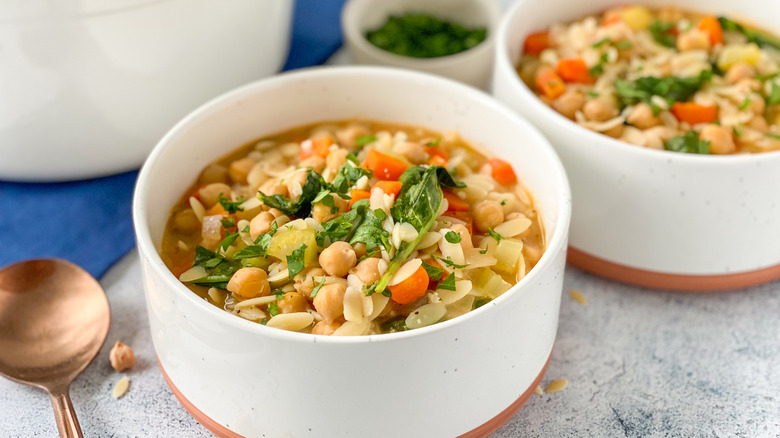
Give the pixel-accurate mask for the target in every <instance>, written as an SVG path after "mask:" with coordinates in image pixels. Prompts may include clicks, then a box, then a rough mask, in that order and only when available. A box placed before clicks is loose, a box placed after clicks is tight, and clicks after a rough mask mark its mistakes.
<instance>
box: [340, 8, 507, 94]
mask: <svg viewBox="0 0 780 438" xmlns="http://www.w3.org/2000/svg"><path fill="white" fill-rule="evenodd" d="M405 12H414V13H427V14H431V15H433V16H435V17H437V18H440V19H443V20H449V21H452V22H454V23H458V24H462V25H463V26H466V27H486V28H487V38H486V39H485V41H482V42H481V43H480V44H478V45H477V46H474V47H473V48H471V49H469V50H466V51H464V52H461V53H456V54H454V55H449V56H442V57H440V58H424V59H421V58H411V57H408V56H401V55H396V54H395V53H391V52H388V51H386V50H382V49H380V48H378V47H376V46H374V45H373V44H371V43H370V42H369V41H368V39H366V32H368V31H369V30H374V29H377V28H379V27H381V26H382V25H383V24H384V23H385V21H387V18H388V17H389V16H390V15H398V14H402V13H405ZM500 19H501V8H500V6H499V5H498V4H497V3H496V2H495V0H396V1H387V0H349V1H348V2H347V4H346V5H345V6H344V10H343V12H342V14H341V27H342V29H343V32H344V37H345V41H346V43H347V47H348V48H349V53H350V54H351V55H352V60H353V62H355V63H356V64H369V65H386V66H390V67H402V68H408V69H412V70H418V71H423V72H428V73H434V74H438V75H441V76H446V77H448V78H451V79H455V80H458V81H461V82H465V83H467V84H471V85H474V86H476V87H479V88H483V89H484V88H486V87H487V85H488V82H489V81H490V74H491V72H492V70H493V49H494V47H495V41H496V32H497V30H498V24H499V21H500Z"/></svg>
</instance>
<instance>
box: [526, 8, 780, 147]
mask: <svg viewBox="0 0 780 438" xmlns="http://www.w3.org/2000/svg"><path fill="white" fill-rule="evenodd" d="M779 64H780V39H777V38H775V37H774V36H772V35H770V34H768V33H766V32H764V31H760V30H756V29H754V28H751V27H749V26H747V25H744V24H740V23H737V22H735V21H733V20H731V19H729V18H727V17H714V16H707V15H701V14H697V13H692V12H687V11H681V10H679V9H676V8H674V7H664V8H657V9H650V8H646V7H643V6H621V7H617V8H613V9H609V10H607V11H605V12H604V13H602V14H600V15H592V16H588V17H585V18H583V19H581V20H578V21H575V22H572V23H568V24H555V25H553V26H551V27H550V28H549V29H548V30H545V31H542V32H537V33H533V34H531V35H529V36H528V37H527V38H526V40H525V44H524V53H523V57H522V59H521V60H520V64H519V66H518V73H519V74H520V76H521V77H522V79H523V80H524V81H525V82H526V83H527V84H528V85H529V87H531V88H532V89H533V90H534V91H535V92H536V93H537V95H538V96H539V97H540V98H541V99H542V100H543V101H544V102H545V103H547V104H548V105H550V106H551V107H552V108H553V109H555V110H556V111H558V112H559V113H561V114H562V115H564V116H565V117H568V118H570V119H572V120H573V121H575V122H576V123H577V124H579V125H581V126H583V127H585V128H588V129H591V130H593V131H596V132H600V133H602V134H605V135H608V136H610V137H614V138H616V139H618V140H621V141H624V142H626V143H631V144H635V145H640V146H645V147H649V148H654V149H666V150H670V151H676V152H688V153H698V154H734V153H748V152H767V151H776V150H780V68H778V65H779Z"/></svg>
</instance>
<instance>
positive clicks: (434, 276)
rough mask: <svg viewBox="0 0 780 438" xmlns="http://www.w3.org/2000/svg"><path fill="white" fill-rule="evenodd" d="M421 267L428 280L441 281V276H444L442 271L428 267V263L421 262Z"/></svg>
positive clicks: (434, 267)
mask: <svg viewBox="0 0 780 438" xmlns="http://www.w3.org/2000/svg"><path fill="white" fill-rule="evenodd" d="M422 267H423V269H425V272H426V273H427V274H428V278H430V279H431V280H433V281H439V280H441V277H442V275H444V269H441V268H437V267H436V266H432V265H429V264H428V263H426V262H425V260H423V262H422Z"/></svg>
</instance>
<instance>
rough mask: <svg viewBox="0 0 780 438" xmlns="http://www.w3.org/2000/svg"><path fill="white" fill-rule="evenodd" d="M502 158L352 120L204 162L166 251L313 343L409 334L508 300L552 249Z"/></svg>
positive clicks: (167, 257) (208, 286)
mask: <svg viewBox="0 0 780 438" xmlns="http://www.w3.org/2000/svg"><path fill="white" fill-rule="evenodd" d="M542 236H543V233H542V224H541V220H540V217H539V214H538V213H537V212H536V210H535V209H534V205H533V201H532V197H531V196H530V195H529V194H528V192H527V191H526V190H525V189H524V188H523V187H522V185H521V184H519V183H518V181H517V177H516V175H515V173H514V171H513V169H512V167H511V166H510V165H509V164H508V163H506V162H505V161H503V160H501V159H498V158H493V159H490V158H489V157H486V156H485V155H483V154H481V153H479V152H477V151H476V150H475V149H474V148H472V147H471V146H470V145H469V144H467V143H466V142H465V141H464V140H463V139H461V138H460V137H459V136H458V134H457V133H454V132H452V133H447V134H445V135H439V134H437V133H435V132H432V131H428V130H425V129H422V128H417V127H412V126H405V125H395V124H389V123H379V122H373V121H366V120H349V121H342V122H333V123H325V124H318V125H312V126H306V127H302V128H297V129H294V130H290V131H288V132H284V133H281V134H278V135H273V136H270V137H268V138H264V139H262V140H260V141H255V142H252V143H251V144H248V145H245V146H244V147H241V148H240V149H238V150H237V151H235V152H233V153H231V154H230V155H228V156H226V157H223V158H221V159H219V160H218V161H217V162H215V163H212V164H210V165H209V166H208V167H206V169H204V170H203V172H202V173H201V174H200V177H199V178H198V181H197V183H196V184H195V185H194V186H193V187H192V188H191V192H190V193H189V194H187V195H186V196H184V197H183V198H182V199H181V201H180V202H179V204H178V205H176V206H175V207H174V208H173V210H172V212H171V215H170V218H169V220H168V223H167V225H166V230H165V234H164V237H163V241H162V257H163V260H164V261H165V263H166V265H167V266H168V267H169V268H170V269H171V271H172V272H173V273H174V274H175V275H177V276H178V277H179V279H180V280H181V281H182V282H183V283H184V284H186V285H187V287H189V288H190V289H191V290H192V291H194V292H195V293H197V294H198V295H200V296H201V297H203V298H204V299H206V300H208V301H209V302H211V303H212V304H214V305H216V306H218V307H221V308H223V309H224V310H225V311H227V312H230V313H233V314H235V315H238V316H240V317H242V318H245V319H247V320H250V321H254V322H257V323H260V324H265V325H268V326H271V327H277V328H281V329H286V330H292V331H299V332H305V333H313V334H319V335H367V334H378V333H390V332H398V331H403V330H409V329H415V328H419V327H423V326H427V325H431V324H434V323H436V322H439V321H443V320H447V319H451V318H455V317H457V316H459V315H462V314H464V313H466V312H469V311H471V310H472V309H475V308H477V307H479V306H482V305H484V304H485V303H487V302H489V301H490V300H492V299H494V298H496V297H498V296H499V295H501V294H502V293H504V292H505V291H507V290H508V289H509V288H510V287H511V286H512V285H513V284H515V283H516V282H517V281H519V280H520V279H521V278H522V277H523V276H525V275H526V273H527V272H528V271H529V270H530V269H531V268H532V267H533V266H534V265H535V264H536V263H537V262H538V260H539V258H540V257H541V255H542V253H543V251H544V249H545V246H544V242H543V237H542Z"/></svg>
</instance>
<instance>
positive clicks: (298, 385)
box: [133, 67, 571, 438]
mask: <svg viewBox="0 0 780 438" xmlns="http://www.w3.org/2000/svg"><path fill="white" fill-rule="evenodd" d="M353 117H361V118H368V119H374V120H385V121H393V122H398V123H404V124H411V125H419V126H425V127H427V128H431V129H435V130H440V131H447V130H452V129H455V130H457V131H459V132H460V133H461V134H462V136H463V137H464V138H465V139H467V140H469V141H471V142H472V143H473V144H475V145H476V146H478V147H481V148H484V149H485V150H487V151H489V152H490V153H493V154H495V155H497V156H500V157H503V158H504V159H506V160H507V161H509V162H510V163H511V164H512V165H513V166H514V168H515V170H516V171H517V174H518V175H519V177H520V179H521V181H522V182H523V183H524V184H525V185H526V186H527V187H528V188H529V189H530V191H531V192H532V193H533V194H534V197H535V202H536V204H537V206H538V209H539V211H540V214H541V216H542V220H543V224H544V232H545V239H546V243H547V250H546V252H545V253H544V255H543V257H542V258H541V260H540V261H539V263H538V264H537V265H536V267H534V269H533V270H532V271H531V272H530V273H529V274H528V275H527V276H526V277H525V278H524V279H523V280H522V281H520V282H519V283H518V284H517V285H515V286H513V287H512V289H510V290H509V291H508V292H506V293H505V294H503V295H502V296H500V297H499V298H497V299H496V300H494V301H492V302H490V303H489V304H487V305H485V306H483V307H481V308H479V309H477V310H475V311H472V312H470V313H468V314H466V315H464V316H461V317H458V318H456V319H453V320H450V321H445V322H442V323H439V324H435V325H433V326H430V327H424V328H421V329H417V330H412V331H408V332H403V333H394V334H386V335H374V336H364V337H352V338H346V337H342V338H339V337H324V336H314V335H309V334H302V333H294V332H287V331H283V330H279V329H274V328H269V327H266V326H263V325H260V324H256V323H252V322H249V321H246V320H243V319H241V318H239V317H236V316H234V315H231V314H228V313H226V312H224V311H223V310H221V309H219V308H217V307H215V306H213V305H211V304H210V303H208V302H206V301H204V300H203V299H201V298H200V297H198V296H197V295H195V294H194V293H192V292H191V291H190V290H188V289H187V288H186V287H185V286H184V285H182V284H181V283H180V282H179V281H178V280H177V278H176V277H174V276H173V275H172V274H171V273H170V271H169V270H168V268H167V267H166V266H165V265H164V264H163V262H162V260H161V259H160V255H159V253H158V246H159V243H160V240H161V237H162V233H163V229H164V226H165V222H166V219H167V217H168V214H169V212H170V209H171V207H172V206H173V205H174V203H175V202H176V201H177V200H178V199H179V198H180V197H181V196H182V193H184V192H185V190H186V189H187V187H188V186H189V185H190V184H192V183H193V181H195V179H196V178H197V175H198V174H199V172H200V170H201V169H202V168H203V167H204V166H206V165H207V164H208V163H209V162H211V161H212V160H214V159H216V158H218V157H220V156H221V155H223V154H225V153H226V152H228V151H231V150H233V149H234V148H236V147H237V146H239V145H242V144H245V143H246V142H248V141H251V140H253V139H257V138H258V137H262V136H264V135H268V134H273V133H276V132H279V131H283V130H286V129H289V128H292V127H296V126H301V125H306V124H310V123H316V122H318V121H328V120H338V119H346V118H353ZM570 202H571V200H570V196H569V188H568V182H567V179H566V175H565V173H564V171H563V166H562V165H561V164H560V162H559V160H558V158H557V156H556V155H555V153H554V151H553V149H552V147H550V146H549V143H548V142H547V141H546V140H545V139H544V138H543V137H542V136H541V135H540V134H539V133H538V132H537V131H536V130H535V129H534V128H533V127H532V126H530V125H529V124H528V123H526V122H525V121H523V120H522V119H520V117H519V116H517V115H516V114H514V112H512V111H511V110H510V109H508V108H507V107H505V106H503V105H502V104H500V103H498V102H496V101H495V100H493V99H492V98H490V97H489V96H488V95H486V94H484V93H482V92H480V91H478V90H475V89H473V88H471V87H467V86H465V85H462V84H459V83H456V82H454V81H451V80H447V79H442V78H438V77H435V76H432V75H427V74H422V73H417V72H409V71H404V70H396V69H388V68H378V67H344V68H319V69H311V70H304V71H299V72H294V73H289V74H283V75H281V76H277V77H273V78H269V79H266V80H262V81H259V82H256V83H253V84H250V85H247V86H245V87H243V88H239V89H237V90H234V91H232V92H230V93H228V94H226V95H223V96H221V97H219V98H217V99H215V100H213V101H211V102H209V103H207V104H206V105H204V106H202V107H201V108H200V109H198V110H197V111H195V112H194V113H192V114H190V115H189V116H187V117H186V118H185V119H184V120H182V121H181V122H180V123H179V124H178V125H176V126H175V127H174V128H173V129H172V130H171V131H170V132H169V133H168V134H167V135H166V136H165V137H164V138H163V139H162V141H160V143H159V144H158V145H157V147H156V148H155V149H154V151H153V152H152V154H151V156H150V157H149V159H148V161H147V162H146V164H145V165H144V167H143V169H142V170H141V173H140V175H139V178H138V185H137V187H136V193H135V199H134V202H133V218H134V222H135V231H136V236H137V241H138V248H139V251H140V255H141V261H142V270H143V277H144V283H145V289H146V301H147V308H148V312H149V322H150V326H151V333H152V339H153V341H154V347H155V351H156V353H157V357H158V360H159V363H160V367H161V368H162V370H163V373H164V375H165V377H166V379H167V381H168V383H169V385H170V386H171V388H172V390H173V392H174V394H176V396H177V397H178V398H179V400H180V401H181V402H182V404H183V405H184V406H185V408H187V409H188V410H189V412H190V413H192V414H193V416H195V417H196V418H197V419H198V420H199V421H200V422H201V423H203V424H204V425H205V426H206V427H208V428H209V429H210V430H211V431H213V432H214V433H216V434H217V435H219V436H225V437H237V436H248V437H249V436H251V437H261V436H262V437H279V436H319V437H345V436H354V437H369V436H370V437H398V436H420V437H448V438H451V437H455V436H460V435H463V436H469V437H476V436H484V435H486V434H488V433H490V432H491V431H492V430H494V429H495V428H497V427H498V426H499V425H500V424H502V423H503V422H504V421H506V420H507V419H509V418H510V417H511V416H512V415H513V414H514V412H515V411H517V409H519V408H520V406H522V404H523V402H524V401H525V400H527V398H528V397H529V396H530V395H531V393H532V391H533V389H534V388H535V387H536V385H537V382H538V380H539V379H540V378H541V375H542V374H543V372H544V370H545V367H546V364H547V361H548V358H549V356H550V353H551V351H552V347H553V341H554V340H555V333H556V328H557V323H558V309H559V304H560V295H561V288H562V281H563V269H564V264H565V258H566V248H567V234H568V224H569V215H570Z"/></svg>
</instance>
